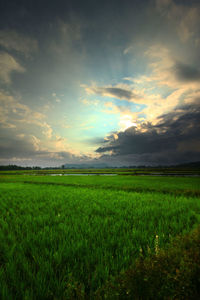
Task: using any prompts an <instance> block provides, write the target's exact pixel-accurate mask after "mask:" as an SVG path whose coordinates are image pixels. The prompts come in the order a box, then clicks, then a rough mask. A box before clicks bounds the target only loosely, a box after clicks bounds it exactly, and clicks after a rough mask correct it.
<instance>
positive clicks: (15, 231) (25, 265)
mask: <svg viewBox="0 0 200 300" xmlns="http://www.w3.org/2000/svg"><path fill="white" fill-rule="evenodd" d="M20 178H21V177H20ZM51 178H52V177H51ZM61 179H62V180H66V181H67V182H68V183H69V181H70V180H71V184H73V186H59V185H42V184H39V183H40V182H42V180H44V181H46V180H47V182H48V180H55V181H54V182H56V183H62V181H59V180H61ZM61 179H60V177H59V178H57V177H56V178H55V177H54V178H52V179H50V178H46V177H43V179H42V178H40V177H34V178H33V179H32V177H31V179H30V180H36V182H38V184H23V183H20V182H19V183H1V184H0V283H1V284H0V298H1V299H66V298H67V290H68V288H69V284H71V285H73V282H74V283H75V282H76V283H78V284H80V285H81V289H82V290H84V291H85V294H86V295H88V297H92V294H93V293H94V292H95V291H96V290H97V289H98V288H99V287H101V286H102V285H103V284H104V283H105V282H106V280H108V279H109V278H111V276H116V275H117V274H118V273H119V272H121V271H122V270H125V269H127V268H128V267H129V265H130V264H132V263H133V262H134V260H135V259H136V258H137V257H139V256H141V255H142V256H148V255H149V254H151V253H155V250H156V243H157V246H158V247H159V248H164V247H165V246H166V245H167V243H168V242H169V241H170V239H171V238H172V237H174V236H176V235H177V234H180V233H181V234H184V233H186V232H189V231H190V230H191V228H193V227H194V226H195V225H196V224H198V223H199V221H200V218H199V216H200V201H199V199H198V198H196V197H189V196H187V197H184V196H180V195H179V196H177V195H172V194H164V193H160V192H147V191H145V187H144V189H143V190H144V191H143V192H127V191H125V188H124V185H125V184H127V182H128V181H126V180H127V179H126V180H124V179H123V177H121V179H122V181H121V183H120V181H118V183H119V184H121V185H120V186H121V187H122V190H119V188H120V186H118V185H117V182H116V181H115V183H113V182H114V181H113V179H114V178H112V181H109V182H107V183H106V180H110V178H106V179H105V178H102V179H100V181H97V179H95V178H94V179H93V178H82V177H80V178H79V179H80V182H82V185H84V184H85V185H86V186H87V185H88V183H90V187H89V188H88V187H82V188H79V186H78V184H80V182H78V181H76V180H77V178H70V177H67V178H61ZM91 179H92V180H94V182H91V181H90V180H91ZM159 179H160V178H159ZM9 180H10V179H9ZM15 180H16V181H17V178H15ZM20 180H21V179H20ZM22 180H24V179H23V178H22ZM74 180H75V181H74ZM81 180H82V181H81ZM84 180H85V181H84ZM98 180H99V179H98ZM123 180H124V181H123ZM128 180H130V179H128ZM97 182H98V183H99V188H96V185H97ZM152 182H153V181H152ZM92 183H93V184H94V188H92ZM111 184H112V185H113V186H114V189H105V187H107V186H110V185H111ZM129 184H130V185H131V186H132V185H133V184H135V185H136V186H137V183H136V182H135V183H134V182H132V181H131V180H130V182H129ZM149 184H150V185H151V183H149ZM154 184H156V183H154ZM166 184H168V183H166ZM182 184H183V183H182ZM163 185H165V184H164V182H163ZM143 186H145V184H144V182H143ZM180 186H181V185H180ZM191 186H192V185H191ZM191 186H190V188H191ZM115 187H118V190H115ZM123 189H124V190H123ZM175 190H176V189H175ZM156 236H158V237H157V238H156Z"/></svg>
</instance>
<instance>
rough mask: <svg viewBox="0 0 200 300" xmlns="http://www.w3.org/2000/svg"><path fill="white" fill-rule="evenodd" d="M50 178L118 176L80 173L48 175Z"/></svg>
mask: <svg viewBox="0 0 200 300" xmlns="http://www.w3.org/2000/svg"><path fill="white" fill-rule="evenodd" d="M47 175H50V176H117V175H118V174H87V173H78V174H74V173H72V174H70V173H68V174H47Z"/></svg>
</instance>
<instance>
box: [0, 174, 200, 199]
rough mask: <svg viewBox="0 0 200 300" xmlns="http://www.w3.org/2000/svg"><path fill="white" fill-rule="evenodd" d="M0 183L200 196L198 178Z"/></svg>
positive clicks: (9, 178)
mask: <svg viewBox="0 0 200 300" xmlns="http://www.w3.org/2000/svg"><path fill="white" fill-rule="evenodd" d="M0 182H24V183H29V182H30V183H38V184H45V183H49V184H54V185H66V186H74V187H77V188H78V187H88V188H97V189H102V188H103V189H112V190H124V191H138V192H146V191H150V192H163V193H173V194H179V195H180V194H181V195H182V194H185V195H191V196H192V195H197V196H200V177H193V178H191V177H173V176H171V177H157V176H120V175H119V176H112V177H107V176H39V175H37V176H34V175H30V176H28V175H20V176H17V175H0Z"/></svg>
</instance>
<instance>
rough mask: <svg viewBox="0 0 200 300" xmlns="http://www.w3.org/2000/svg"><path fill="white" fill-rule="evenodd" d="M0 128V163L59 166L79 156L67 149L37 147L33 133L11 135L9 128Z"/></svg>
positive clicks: (77, 159) (77, 158) (79, 158)
mask: <svg viewBox="0 0 200 300" xmlns="http://www.w3.org/2000/svg"><path fill="white" fill-rule="evenodd" d="M0 129H1V134H0V140H1V144H0V164H2V163H3V164H8V163H11V164H13V163H16V164H18V162H19V160H20V164H23V162H25V164H26V165H35V164H37V165H40V166H46V165H47V166H50V165H51V166H52V165H53V166H59V165H61V164H62V163H65V162H66V161H74V162H78V161H80V160H81V159H82V157H81V156H76V155H73V154H72V153H70V152H67V151H50V150H42V149H39V146H38V145H39V143H38V141H39V140H38V139H37V138H36V137H35V136H33V135H22V134H21V135H20V134H19V135H16V136H14V135H11V133H10V131H9V129H4V128H0Z"/></svg>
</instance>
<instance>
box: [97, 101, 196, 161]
mask: <svg viewBox="0 0 200 300" xmlns="http://www.w3.org/2000/svg"><path fill="white" fill-rule="evenodd" d="M199 120H200V107H199V106H197V105H187V106H184V107H181V108H180V107H179V108H177V110H175V111H174V112H171V113H168V114H165V115H162V116H161V117H160V120H159V123H158V124H157V125H153V124H152V123H145V124H143V125H142V126H141V128H140V129H139V130H137V129H136V128H135V127H131V128H128V129H127V130H125V131H124V132H119V133H118V139H113V138H112V139H110V142H109V144H108V143H107V144H106V145H105V146H103V147H99V148H98V149H97V150H96V152H98V153H106V152H107V151H112V155H111V156H118V157H119V160H120V157H123V156H127V158H128V157H131V156H132V159H133V158H135V160H136V161H143V162H147V161H148V163H151V162H153V163H155V162H157V163H175V162H178V161H180V162H182V161H185V160H186V159H189V158H190V159H191V158H193V159H200V136H199V132H200V122H199ZM133 163H134V162H133Z"/></svg>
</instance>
